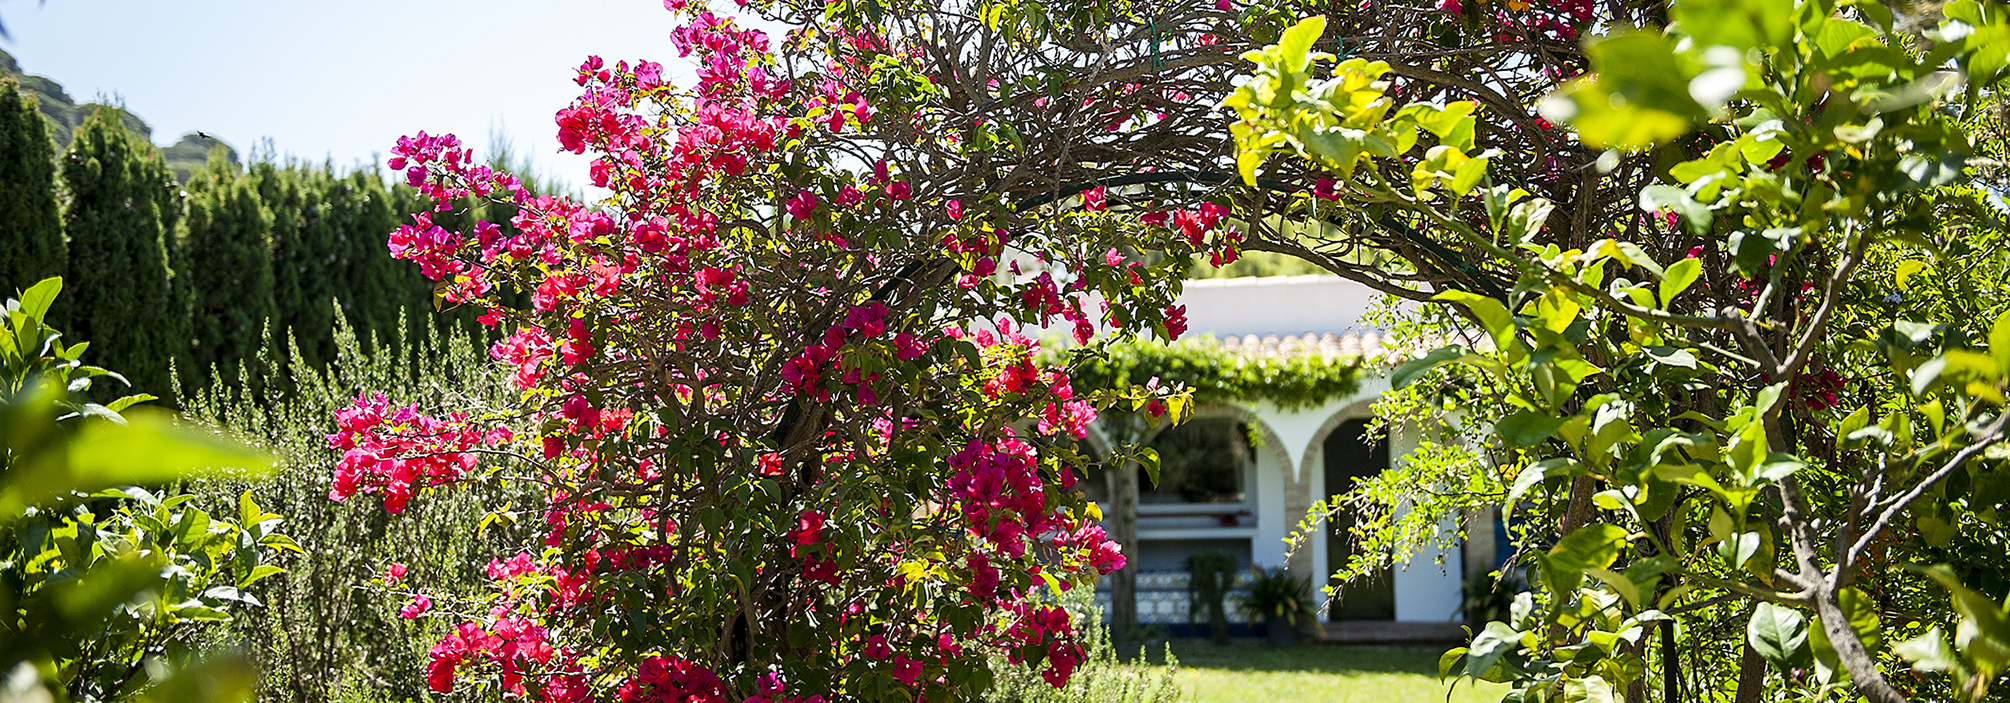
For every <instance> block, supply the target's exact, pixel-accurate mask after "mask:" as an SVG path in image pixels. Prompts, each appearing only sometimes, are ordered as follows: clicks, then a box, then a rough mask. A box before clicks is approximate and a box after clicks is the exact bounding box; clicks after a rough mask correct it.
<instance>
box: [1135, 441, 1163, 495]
mask: <svg viewBox="0 0 2010 703" xmlns="http://www.w3.org/2000/svg"><path fill="white" fill-rule="evenodd" d="M1138 464H1140V465H1142V466H1143V467H1144V469H1145V475H1146V476H1149V477H1150V478H1151V480H1152V485H1153V486H1157V485H1159V450H1157V449H1153V448H1151V447H1138Z"/></svg>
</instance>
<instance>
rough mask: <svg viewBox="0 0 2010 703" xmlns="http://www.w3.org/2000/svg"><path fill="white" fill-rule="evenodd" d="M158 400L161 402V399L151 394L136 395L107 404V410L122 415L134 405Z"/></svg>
mask: <svg viewBox="0 0 2010 703" xmlns="http://www.w3.org/2000/svg"><path fill="white" fill-rule="evenodd" d="M156 400H160V398H159V397H158V396H155V395H153V394H150V393H134V394H132V395H129V396H126V397H124V398H120V399H118V400H114V401H112V402H109V403H106V404H105V408H106V409H107V410H111V411H112V412H115V413H122V412H125V411H126V409H127V408H130V407H132V406H134V405H138V404H140V403H149V402H153V401H156Z"/></svg>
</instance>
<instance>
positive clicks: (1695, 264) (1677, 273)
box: [1661, 259, 1703, 309]
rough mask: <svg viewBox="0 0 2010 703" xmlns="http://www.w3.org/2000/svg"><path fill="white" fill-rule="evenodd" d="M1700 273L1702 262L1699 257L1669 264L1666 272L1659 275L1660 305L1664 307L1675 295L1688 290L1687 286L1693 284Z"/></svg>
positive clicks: (1673, 300) (1672, 300)
mask: <svg viewBox="0 0 2010 703" xmlns="http://www.w3.org/2000/svg"><path fill="white" fill-rule="evenodd" d="M1702 275H1703V262H1702V260H1700V259H1683V260H1681V261H1677V262H1675V263H1672V264H1669V265H1668V270H1667V272H1666V273H1664V274H1662V276H1661V307H1662V308H1663V309H1666V308H1667V307H1668V305H1669V304H1670V303H1673V302H1675V296H1678V295H1681V294H1682V291H1685V290H1689V286H1692V285H1695V283H1696V279H1697V278H1698V277H1700V276H1702Z"/></svg>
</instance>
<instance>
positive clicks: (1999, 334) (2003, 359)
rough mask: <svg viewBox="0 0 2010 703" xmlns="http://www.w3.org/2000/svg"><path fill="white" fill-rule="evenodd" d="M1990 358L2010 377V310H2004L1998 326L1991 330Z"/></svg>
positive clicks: (1997, 319)
mask: <svg viewBox="0 0 2010 703" xmlns="http://www.w3.org/2000/svg"><path fill="white" fill-rule="evenodd" d="M1989 356H1990V357H1992V358H1994V359H1995V360H1996V368H1997V369H1998V370H1999V371H2001V372H2002V373H2003V375H2006V376H2010V310H2004V311H2003V314H2002V315H2001V316H2000V317H1997V318H1996V325H1995V326H1993V327H1990V328H1989Z"/></svg>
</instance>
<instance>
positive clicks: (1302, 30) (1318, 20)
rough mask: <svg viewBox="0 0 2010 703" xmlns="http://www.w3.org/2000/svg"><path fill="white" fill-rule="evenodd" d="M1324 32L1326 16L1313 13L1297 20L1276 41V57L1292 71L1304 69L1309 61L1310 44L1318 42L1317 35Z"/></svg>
mask: <svg viewBox="0 0 2010 703" xmlns="http://www.w3.org/2000/svg"><path fill="white" fill-rule="evenodd" d="M1325 33H1326V17H1325V16H1323V15H1313V16H1311V17H1307V18H1305V19H1302V20H1299V21H1298V24H1295V25H1292V27H1291V28H1290V29H1287V30H1285V31H1284V37H1283V39H1281V40H1279V41H1278V42H1277V52H1278V57H1279V58H1280V59H1281V61H1282V63H1283V64H1284V65H1285V66H1286V67H1287V68H1288V69H1290V70H1292V71H1304V70H1305V67H1306V66H1307V65H1309V64H1310V63H1311V62H1312V61H1311V56H1310V54H1311V52H1312V45H1314V44H1317V43H1318V42H1319V36H1320V35H1322V34H1325Z"/></svg>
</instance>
